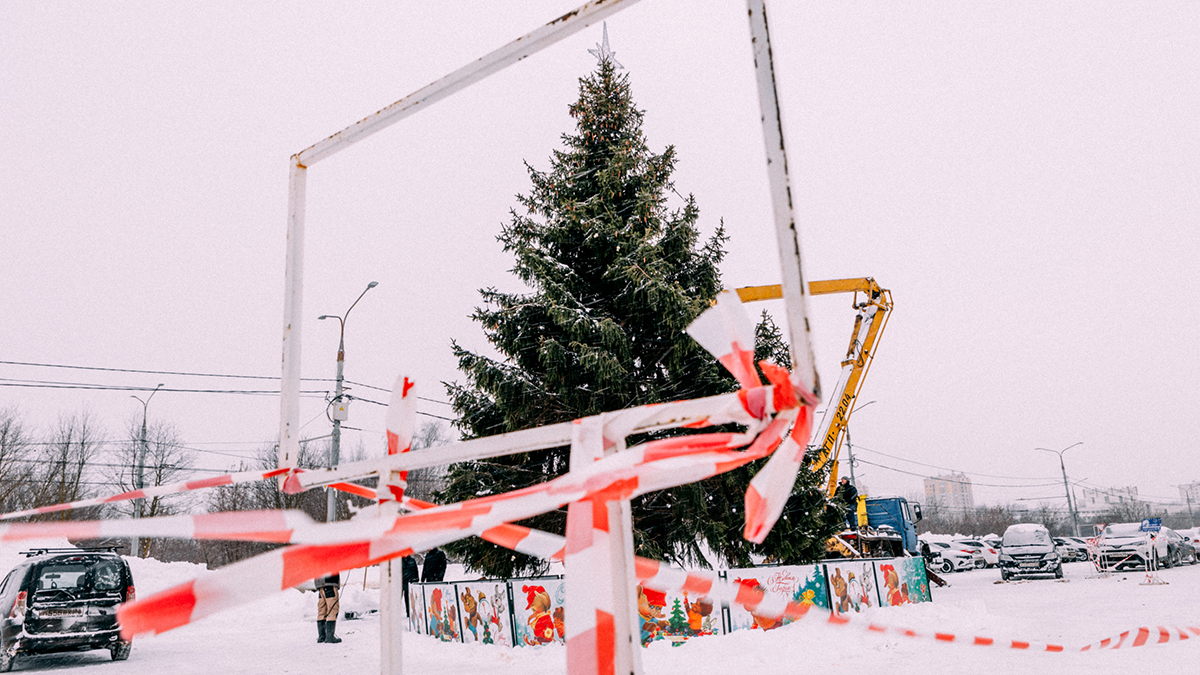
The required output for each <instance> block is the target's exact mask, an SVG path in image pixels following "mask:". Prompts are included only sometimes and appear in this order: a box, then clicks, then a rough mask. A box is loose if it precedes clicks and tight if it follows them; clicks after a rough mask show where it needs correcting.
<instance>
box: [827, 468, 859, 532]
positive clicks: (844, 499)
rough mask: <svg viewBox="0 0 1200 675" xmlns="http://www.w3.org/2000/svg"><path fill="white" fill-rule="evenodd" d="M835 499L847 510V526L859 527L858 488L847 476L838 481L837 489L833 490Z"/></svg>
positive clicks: (851, 527)
mask: <svg viewBox="0 0 1200 675" xmlns="http://www.w3.org/2000/svg"><path fill="white" fill-rule="evenodd" d="M833 500H834V501H835V502H838V503H839V504H841V505H842V508H844V509H845V510H846V527H848V528H849V529H851V530H857V529H858V489H857V488H855V487H854V486H853V485H851V484H850V479H849V478H846V477H845V476H843V477H842V479H841V480H839V481H838V486H837V490H834V492H833Z"/></svg>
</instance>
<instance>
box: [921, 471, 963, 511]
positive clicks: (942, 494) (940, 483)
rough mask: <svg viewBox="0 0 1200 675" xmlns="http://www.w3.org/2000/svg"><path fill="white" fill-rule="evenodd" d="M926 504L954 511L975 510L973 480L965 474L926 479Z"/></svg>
mask: <svg viewBox="0 0 1200 675" xmlns="http://www.w3.org/2000/svg"><path fill="white" fill-rule="evenodd" d="M925 503H926V504H937V505H938V506H942V507H944V508H948V509H951V510H954V511H970V510H971V509H974V508H975V494H974V493H973V492H972V491H971V479H970V478H967V474H965V473H951V474H947V475H944V476H933V477H932V478H926V479H925Z"/></svg>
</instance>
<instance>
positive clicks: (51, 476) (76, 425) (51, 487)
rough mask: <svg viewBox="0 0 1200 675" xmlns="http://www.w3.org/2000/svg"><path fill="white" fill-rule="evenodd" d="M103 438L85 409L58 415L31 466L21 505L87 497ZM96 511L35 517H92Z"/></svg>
mask: <svg viewBox="0 0 1200 675" xmlns="http://www.w3.org/2000/svg"><path fill="white" fill-rule="evenodd" d="M103 438H104V433H103V430H102V429H101V428H100V426H99V424H97V423H96V421H95V420H94V419H93V417H92V415H91V413H90V412H88V411H87V410H86V409H85V410H84V411H83V412H81V413H78V414H74V415H62V416H60V417H59V418H58V423H57V424H56V425H55V426H54V428H53V429H52V430H51V432H50V438H49V441H48V442H47V444H46V445H45V446H44V451H43V452H42V453H41V454H42V456H41V457H40V458H39V460H40V461H39V462H38V464H36V465H35V467H34V470H33V475H32V476H31V479H30V481H29V483H28V485H29V487H30V489H29V490H28V491H27V493H26V494H27V497H28V500H27V503H26V504H25V505H24V507H25V508H29V507H34V506H47V505H50V504H61V503H63V502H71V501H76V500H79V499H84V498H86V497H88V496H90V493H91V486H90V483H91V481H90V480H89V479H91V478H94V477H95V476H94V475H93V473H94V469H95V466H94V464H95V460H96V458H97V457H98V456H99V454H100V452H101V451H102V450H103V447H104V445H103V443H104V441H103V440H102V439H103ZM81 511H82V513H81ZM95 511H96V509H95V508H92V509H81V510H76V511H74V512H72V511H60V512H58V513H53V514H47V515H46V516H41V517H39V516H34V518H35V519H36V518H44V519H51V520H68V519H69V518H86V517H92V516H93V515H94V512H95Z"/></svg>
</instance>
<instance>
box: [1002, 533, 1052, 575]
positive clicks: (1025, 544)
mask: <svg viewBox="0 0 1200 675" xmlns="http://www.w3.org/2000/svg"><path fill="white" fill-rule="evenodd" d="M1038 574H1053V575H1054V577H1055V578H1056V579H1061V578H1062V575H1063V568H1062V558H1061V557H1060V556H1059V554H1058V551H1057V550H1056V549H1055V548H1054V540H1053V539H1051V538H1050V531H1049V530H1047V529H1046V527H1045V526H1044V525H1038V524H1036V523H1018V524H1016V525H1009V526H1008V529H1007V530H1005V531H1004V540H1003V542H1002V544H1001V547H1000V579H1001V580H1003V581H1008V580H1009V579H1011V578H1013V577H1023V576H1033V575H1038Z"/></svg>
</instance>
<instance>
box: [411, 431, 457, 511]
mask: <svg viewBox="0 0 1200 675" xmlns="http://www.w3.org/2000/svg"><path fill="white" fill-rule="evenodd" d="M451 440H452V438H451V435H450V429H449V428H448V427H447V426H446V425H444V424H442V423H440V422H435V421H429V422H426V423H425V424H422V425H421V426H420V427H419V428H418V429H417V432H416V434H414V435H413V444H412V449H413V452H417V451H419V450H424V449H426V448H431V447H434V446H438V445H442V444H444V443H449V442H450V441H451ZM448 469H449V467H447V466H444V465H443V466H430V467H426V468H424V469H413V470H412V471H409V472H408V494H409V495H410V496H411V497H413V498H414V499H422V500H425V501H433V496H434V494H435V493H436V492H437V491H438V490H440V489H442V487H443V486H444V484H445V479H446V472H447V470H448Z"/></svg>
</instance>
